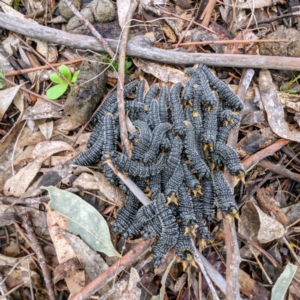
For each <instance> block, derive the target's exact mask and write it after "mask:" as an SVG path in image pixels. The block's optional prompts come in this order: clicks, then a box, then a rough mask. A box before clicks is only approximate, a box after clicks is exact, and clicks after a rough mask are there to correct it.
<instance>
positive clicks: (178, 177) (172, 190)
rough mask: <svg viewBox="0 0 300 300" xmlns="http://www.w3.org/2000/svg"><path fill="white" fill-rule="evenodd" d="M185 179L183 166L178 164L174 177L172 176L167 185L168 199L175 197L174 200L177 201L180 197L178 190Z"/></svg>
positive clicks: (166, 193)
mask: <svg viewBox="0 0 300 300" xmlns="http://www.w3.org/2000/svg"><path fill="white" fill-rule="evenodd" d="M183 177H184V173H183V170H182V167H181V164H178V166H177V167H176V169H175V170H174V173H173V175H172V176H171V178H170V179H169V181H168V182H167V184H166V188H165V191H164V193H165V195H166V196H167V197H171V196H172V195H173V196H174V200H175V201H176V199H177V195H178V188H179V186H180V185H181V183H182V181H183Z"/></svg>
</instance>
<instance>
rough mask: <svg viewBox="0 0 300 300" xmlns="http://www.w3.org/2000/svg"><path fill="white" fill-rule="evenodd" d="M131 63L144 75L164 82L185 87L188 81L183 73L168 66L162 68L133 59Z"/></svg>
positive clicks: (161, 66) (159, 65) (152, 63)
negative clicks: (147, 74) (150, 75)
mask: <svg viewBox="0 0 300 300" xmlns="http://www.w3.org/2000/svg"><path fill="white" fill-rule="evenodd" d="M174 54H175V53H174ZM170 55H172V54H170ZM133 63H134V64H135V65H136V66H137V67H138V68H140V69H141V70H143V71H144V72H145V73H149V74H152V75H153V76H154V77H156V78H158V79H160V80H161V81H164V82H172V83H177V82H181V83H182V84H183V85H185V84H186V83H187V81H188V80H189V77H188V76H187V75H186V74H184V72H182V71H180V70H178V69H175V68H172V67H169V66H163V65H161V64H157V63H154V62H149V61H145V60H142V59H133Z"/></svg>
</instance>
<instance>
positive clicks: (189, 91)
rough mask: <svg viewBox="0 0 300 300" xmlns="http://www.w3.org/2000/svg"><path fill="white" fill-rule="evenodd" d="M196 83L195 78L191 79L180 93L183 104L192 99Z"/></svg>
mask: <svg viewBox="0 0 300 300" xmlns="http://www.w3.org/2000/svg"><path fill="white" fill-rule="evenodd" d="M196 82H197V78H196V77H191V78H190V79H189V81H188V82H187V83H186V85H185V87H184V88H183V91H182V100H183V101H184V102H187V101H189V100H191V99H192V98H193V95H194V85H195V84H196Z"/></svg>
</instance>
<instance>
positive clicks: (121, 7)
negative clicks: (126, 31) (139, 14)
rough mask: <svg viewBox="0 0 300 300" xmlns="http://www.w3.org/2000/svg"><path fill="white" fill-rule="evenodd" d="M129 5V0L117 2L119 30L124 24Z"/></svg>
mask: <svg viewBox="0 0 300 300" xmlns="http://www.w3.org/2000/svg"><path fill="white" fill-rule="evenodd" d="M130 3H131V0H117V9H118V20H119V24H120V27H121V28H123V26H124V25H125V23H126V17H127V13H128V10H129V7H130Z"/></svg>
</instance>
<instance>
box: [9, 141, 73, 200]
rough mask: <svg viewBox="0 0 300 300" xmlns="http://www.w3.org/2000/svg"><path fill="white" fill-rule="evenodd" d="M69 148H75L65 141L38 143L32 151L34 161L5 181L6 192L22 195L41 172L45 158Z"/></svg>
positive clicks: (16, 195)
mask: <svg viewBox="0 0 300 300" xmlns="http://www.w3.org/2000/svg"><path fill="white" fill-rule="evenodd" d="M67 150H73V148H72V147H71V146H70V145H69V144H67V143H65V142H60V141H52V142H41V143H39V144H37V145H36V147H35V149H34V150H33V153H32V157H33V158H34V161H33V162H31V163H29V164H28V165H27V166H26V167H24V168H23V169H21V170H20V171H19V172H18V173H17V174H16V175H14V176H13V177H11V178H10V179H8V180H7V181H6V182H5V184H4V194H5V195H6V196H15V197H21V196H22V195H23V194H24V193H25V191H26V190H27V188H28V187H29V185H30V183H31V182H32V181H33V179H34V178H35V176H36V175H37V173H38V172H39V170H40V168H41V166H42V164H43V162H44V160H45V159H47V158H48V157H50V156H51V155H53V154H55V153H58V152H61V151H67Z"/></svg>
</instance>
